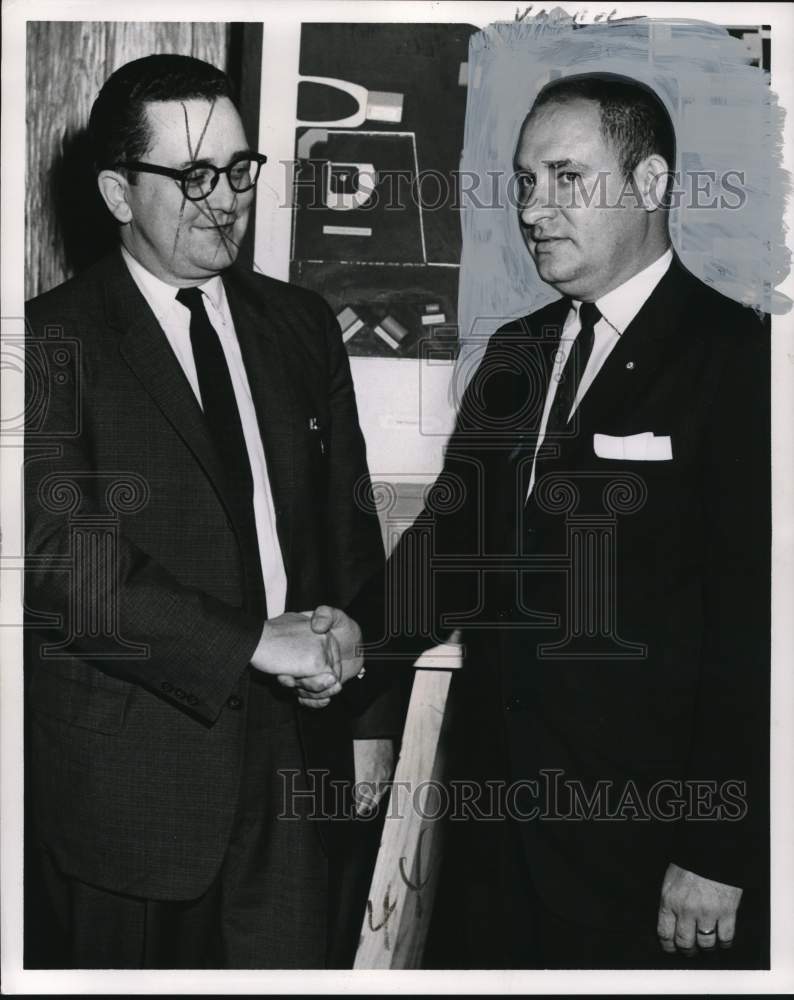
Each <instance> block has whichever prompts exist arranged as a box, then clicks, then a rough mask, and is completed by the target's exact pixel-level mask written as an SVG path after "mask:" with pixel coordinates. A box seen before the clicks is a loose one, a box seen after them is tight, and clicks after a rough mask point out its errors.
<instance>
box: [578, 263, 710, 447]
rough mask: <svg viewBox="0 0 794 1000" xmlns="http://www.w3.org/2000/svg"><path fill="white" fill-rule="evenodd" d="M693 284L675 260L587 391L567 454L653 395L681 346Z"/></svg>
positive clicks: (582, 445) (590, 443)
mask: <svg viewBox="0 0 794 1000" xmlns="http://www.w3.org/2000/svg"><path fill="white" fill-rule="evenodd" d="M691 288H692V280H691V279H689V275H688V272H686V271H685V269H684V268H683V267H682V265H680V264H679V263H678V261H677V260H675V259H674V260H673V262H672V263H671V265H670V268H669V269H668V271H667V273H666V274H665V275H664V277H663V278H662V279H661V281H660V282H659V284H658V285H657V286H656V288H655V289H654V290H653V292H652V293H651V295H650V296H649V297H648V299H647V300H646V302H645V303H644V304H643V306H642V308H641V309H640V311H639V312H638V313H637V315H636V316H635V317H634V319H633V320H632V321H631V323H630V324H629V325H628V327H627V328H626V329H625V330H624V332H623V334H622V336H621V337H620V340H619V341H618V343H617V344H616V345H615V347H614V348H613V349H612V351H611V352H610V354H609V357H608V358H607V359H606V361H605V362H604V364H603V366H602V367H601V370H600V371H599V372H598V374H597V375H596V377H595V379H594V380H593V383H592V384H591V386H590V388H589V389H588V390H587V392H586V393H585V396H584V398H583V399H582V401H581V403H580V405H579V407H578V408H577V411H576V414H575V418H574V419H575V420H576V421H577V425H576V431H577V432H576V434H575V436H573V437H572V438H571V439H569V440H568V441H566V442H564V443H563V445H562V449H563V454H564V455H565V456H566V457H568V456H570V455H571V454H574V453H575V452H576V451H578V450H579V449H581V448H585V447H587V448H591V447H592V435H593V433H594V432H595V431H599V430H603V429H604V428H605V427H606V426H607V425H608V424H610V422H612V421H613V420H614V419H615V418H616V417H617V416H618V415H620V414H621V413H626V414H630V413H632V412H633V411H634V410H635V409H636V401H637V400H638V399H642V398H644V397H646V396H647V393H648V392H649V389H650V387H651V386H652V385H653V384H654V383H655V382H657V380H658V376H659V369H660V367H661V366H662V365H663V364H664V363H665V360H666V357H667V356H668V354H669V352H670V351H674V350H676V344H675V336H674V334H675V331H676V330H677V329H678V327H679V323H678V316H679V314H680V313H681V311H682V310H683V309H684V307H685V304H686V300H687V298H688V294H689V292H690V291H691ZM647 429H650V430H653V428H647Z"/></svg>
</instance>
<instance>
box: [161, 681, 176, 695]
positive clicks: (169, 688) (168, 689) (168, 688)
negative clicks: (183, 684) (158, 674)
mask: <svg viewBox="0 0 794 1000" xmlns="http://www.w3.org/2000/svg"><path fill="white" fill-rule="evenodd" d="M160 687H161V688H162V689H163V691H165V693H166V694H171V692H172V691H173V690H174V685H173V684H170V683H169V682H168V681H163V683H162V684H161V685H160Z"/></svg>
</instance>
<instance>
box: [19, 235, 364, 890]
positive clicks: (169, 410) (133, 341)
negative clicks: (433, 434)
mask: <svg viewBox="0 0 794 1000" xmlns="http://www.w3.org/2000/svg"><path fill="white" fill-rule="evenodd" d="M223 281H224V285H225V289H226V294H227V298H228V301H229V306H230V310H231V314H232V317H233V319H234V324H235V329H236V332H237V336H238V339H239V342H240V346H241V350H242V355H243V358H244V361H245V365H246V370H247V373H248V379H249V383H250V386H251V392H252V395H253V398H254V402H255V406H256V410H257V415H258V419H259V425H260V432H261V435H262V440H263V444H264V449H265V454H266V458H267V463H268V474H269V478H270V485H271V489H272V492H273V498H274V506H275V511H276V522H277V532H278V539H279V542H280V545H281V550H282V554H283V558H284V563H285V568H286V573H287V581H288V589H287V600H286V604H287V610H293V611H303V610H307V609H310V608H313V607H315V606H316V605H317V604H318V603H329V604H332V605H337V606H339V605H344V603H346V602H347V601H349V600H350V599H351V598H352V597H353V596H354V594H355V593H356V591H357V589H358V588H359V587H360V586H361V584H362V583H363V582H364V581H365V580H366V579H367V577H368V576H369V575H370V574H371V573H372V572H373V571H375V570H376V569H377V567H378V566H379V565H380V564H381V562H382V558H383V550H382V542H381V537H380V531H379V528H378V524H377V519H376V517H375V515H374V513H372V512H368V511H367V510H366V509H365V508H364V507H363V506H362V505H361V504H360V503H358V502H357V501H356V493H355V491H356V488H357V484H358V485H360V484H361V482H362V481H365V480H366V477H367V465H366V456H365V447H364V441H363V438H362V435H361V432H360V430H359V426H358V421H357V413H356V404H355V397H354V392H353V386H352V380H351V377H350V370H349V365H348V361H347V357H346V354H345V351H344V348H343V346H342V341H341V336H340V334H339V330H338V325H337V324H336V322H335V320H334V317H333V315H332V313H331V312H330V309H329V308H328V306H327V305H326V304H325V303H324V302H323V301H322V300H321V299H320V298H319V297H318V296H316V295H314V294H313V293H311V292H308V291H306V290H303V289H299V288H296V287H293V286H290V285H287V284H284V283H282V282H278V281H275V280H272V279H270V278H267V277H264V276H261V275H255V274H253V273H251V272H247V271H244V270H242V269H239V268H235V267H233V268H231V269H229V270H228V271H226V272H225V273H224V274H223ZM27 318H28V332H29V339H28V357H29V360H30V364H29V370H30V371H31V373H32V376H31V379H30V380H29V384H30V388H29V395H28V415H29V416H28V422H27V437H26V448H27V454H26V458H27V461H26V476H25V479H26V553H27V574H26V598H25V599H26V608H27V623H28V628H27V633H26V671H25V673H26V689H27V699H28V700H27V705H28V713H27V714H28V719H27V721H28V728H29V743H28V770H29V772H30V775H31V784H30V789H31V791H30V795H31V799H32V802H31V804H32V807H33V812H34V814H35V817H36V825H37V830H38V835H39V836H40V838H41V839H42V840H43V842H44V844H45V845H46V846H47V847H48V849H49V850H50V851H51V852H52V853H53V855H54V857H55V859H56V861H57V863H58V865H59V867H60V868H61V870H62V871H63V872H64V873H65V874H67V875H71V876H73V877H76V878H79V879H81V880H83V881H86V882H90V883H92V884H96V885H100V886H102V887H104V888H107V889H110V890H114V891H119V892H125V893H130V894H135V895H139V896H146V897H148V898H153V899H189V898H194V897H197V896H198V895H200V894H201V893H202V892H203V891H204V890H205V889H206V888H207V886H208V885H209V884H210V882H211V880H212V878H213V876H214V874H215V873H216V871H217V870H218V867H219V865H220V862H221V860H222V857H223V854H224V851H225V847H226V844H227V842H228V837H229V832H230V828H231V823H232V818H233V814H234V810H235V806H236V803H237V790H238V784H239V777H240V764H241V751H242V745H243V733H244V724H245V713H246V709H247V705H248V694H249V686H250V684H251V668H248V663H249V659H250V657H251V655H252V653H253V650H254V648H255V647H256V645H257V642H258V640H259V636H260V633H261V629H262V625H263V622H262V621H261V620H259V619H258V618H257V616H254V615H251V614H249V613H248V612H247V611H246V608H245V593H246V588H245V576H244V574H245V572H246V564H247V561H248V564H249V565H250V553H246V552H243V551H241V541H240V535H241V532H240V531H239V529H238V526H237V524H236V523H235V515H234V506H233V504H232V503H230V500H229V497H228V496H227V495H226V489H227V487H226V485H225V483H224V480H223V475H222V473H221V469H220V466H219V461H218V457H217V455H216V454H215V453H214V452H213V449H212V446H211V442H210V438H209V435H208V432H207V430H206V428H205V426H204V422H203V415H202V413H201V409H200V407H199V406H198V404H197V402H196V399H195V397H194V395H193V393H192V391H191V388H190V386H189V383H188V381H187V379H186V378H185V376H184V374H183V372H182V370H181V368H180V366H179V363H178V361H177V360H176V358H175V357H174V355H173V354H172V352H171V349H170V347H169V345H168V342H167V340H166V338H165V335H164V334H163V332H162V330H161V329H160V327H159V325H158V324H157V321H156V319H155V317H154V315H153V314H152V312H151V310H150V309H149V307H148V305H147V303H146V302H145V300H144V298H143V297H142V296H141V294H140V292H139V290H138V288H137V287H136V285H135V283H134V281H133V280H132V278H131V276H130V274H129V272H128V270H127V268H126V266H125V265H124V263H123V261H122V259H121V256H120V254H119V253H117V252H116V253H114V254H112V255H110V256H108V257H107V258H105V259H103V260H101V261H100V262H99V263H97V264H96V265H94V266H93V267H92V268H90V269H89V270H87V271H86V272H84V273H83V274H81V275H80V276H78V277H77V278H74V279H72V280H71V281H68V282H66V283H65V284H63V285H61V286H59V287H58V288H56V289H54V290H53V291H51V292H48V293H46V294H45V295H42V296H40V297H39V298H37V299H35V300H33V301H32V302H30V303H29V306H28V312H27ZM269 697H270V709H269V713H270V714H269V724H271V725H273V726H279V725H295V724H296V719H297V724H298V726H299V729H300V735H301V742H302V746H303V751H304V765H305V766H306V767H309V768H314V769H318V770H323V771H326V772H330V773H331V774H332V775H333V776H335V777H342V778H345V777H349V776H350V775H351V774H352V743H351V735H352V730H351V725H352V721H353V720H352V716H351V713H350V712H349V710H348V708H347V707H346V705H345V704H344V702H343V701H341V700H339V699H335V700H334V702H333V703H332V705H331V706H329V707H328V708H327V709H325V710H322V711H308V710H303V709H300V708H299V707H298V706H297V705H296V704H295V701H294V698H291V697H288V696H287V695H286V694H285V693H284V692H281V691H280V690H279V689H277V687H276V686H275V685H273V686H272V689H271V695H270V696H269Z"/></svg>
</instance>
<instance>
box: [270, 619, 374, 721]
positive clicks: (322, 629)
mask: <svg viewBox="0 0 794 1000" xmlns="http://www.w3.org/2000/svg"><path fill="white" fill-rule="evenodd" d="M360 645H361V629H360V628H359V627H358V625H357V624H356V622H354V621H353V619H352V618H349V617H348V616H347V615H346V614H345V613H344V611H340V610H339V608H331V607H328V605H325V604H321V605H320V606H319V607H318V608H317V609H316V610H315V611H313V612H311V611H304V612H302V613H298V612H292V611H290V612H286V613H285V614H283V615H279V616H278V618H270V619H268V621H266V622H265V627H264V629H263V630H262V637H261V639H260V640H259V645H258V646H257V647H256V650H255V651H254V655H253V656H252V658H251V665H252V666H253V667H255V668H256V669H257V670H261V671H262V673H265V674H270V675H271V676H272V677H275V678H276V679H277V680H278V682H279V684H283V685H284V687H288V688H295V690H296V693H297V695H298V701H299V703H300V704H301V705H304V706H306V707H307V708H325V706H326V705H328V704H329V703H330V701H331V698H332V697H333V696H334V695H335V694H338V693H339V692H340V691H341V690H342V685H343V684H344V683H345V682H346V681H349V680H350V678H351V677H355V676H356V674H358V673H359V672H360V670H361V666H362V656H361V653H360Z"/></svg>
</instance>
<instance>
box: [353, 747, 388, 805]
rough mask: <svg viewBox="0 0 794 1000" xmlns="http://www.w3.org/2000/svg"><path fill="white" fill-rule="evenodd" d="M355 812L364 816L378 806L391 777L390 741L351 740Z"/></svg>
mask: <svg viewBox="0 0 794 1000" xmlns="http://www.w3.org/2000/svg"><path fill="white" fill-rule="evenodd" d="M353 764H354V767H355V778H356V783H355V786H354V789H353V792H354V799H355V804H356V812H357V813H358V815H359V816H368V815H369V814H370V813H373V812H374V811H375V809H376V808H377V806H378V802H380V800H381V799H382V798H383V796H384V794H385V792H386V791H387V789H388V787H389V781H390V780H391V778H392V777H393V775H394V741H393V740H390V739H371V740H353Z"/></svg>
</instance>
